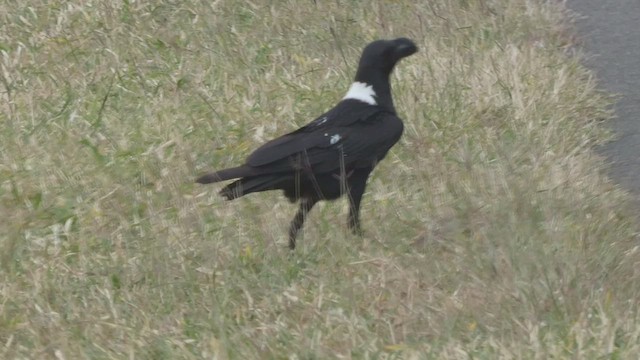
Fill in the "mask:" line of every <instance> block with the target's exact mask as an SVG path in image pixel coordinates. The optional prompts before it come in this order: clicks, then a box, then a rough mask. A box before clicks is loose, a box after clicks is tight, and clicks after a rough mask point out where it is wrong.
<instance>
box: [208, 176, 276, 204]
mask: <svg viewBox="0 0 640 360" xmlns="http://www.w3.org/2000/svg"><path fill="white" fill-rule="evenodd" d="M282 181H284V180H283V177H282V176H281V175H278V174H275V175H262V176H254V177H246V178H242V179H240V180H236V181H234V182H232V183H231V184H229V185H227V186H225V187H223V188H222V190H220V195H221V196H223V197H225V198H227V200H233V199H237V198H239V197H241V196H244V195H247V194H250V193H253V192H258V191H266V190H274V189H277V188H278V184H280V183H281V182H282Z"/></svg>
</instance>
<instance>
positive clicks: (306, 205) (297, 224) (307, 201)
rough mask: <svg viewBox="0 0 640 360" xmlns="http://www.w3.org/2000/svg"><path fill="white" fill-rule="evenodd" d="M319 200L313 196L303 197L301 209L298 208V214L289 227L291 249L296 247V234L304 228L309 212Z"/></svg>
mask: <svg viewBox="0 0 640 360" xmlns="http://www.w3.org/2000/svg"><path fill="white" fill-rule="evenodd" d="M317 202H318V200H316V199H313V198H302V199H301V200H300V209H298V212H297V213H296V216H294V217H293V220H292V221H291V226H290V227H289V249H291V250H293V249H295V248H296V236H297V235H298V232H299V231H300V229H301V228H302V225H304V220H305V219H306V217H307V214H308V213H309V211H310V210H311V208H312V207H313V206H314V205H315V204H316V203H317Z"/></svg>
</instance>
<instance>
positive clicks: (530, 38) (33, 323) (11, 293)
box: [0, 0, 640, 359]
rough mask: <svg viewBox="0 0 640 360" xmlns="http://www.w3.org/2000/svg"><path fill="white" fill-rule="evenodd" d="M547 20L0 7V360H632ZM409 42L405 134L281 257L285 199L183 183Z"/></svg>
mask: <svg viewBox="0 0 640 360" xmlns="http://www.w3.org/2000/svg"><path fill="white" fill-rule="evenodd" d="M565 15H566V14H565V12H564V10H563V8H562V5H561V3H560V2H556V1H531V0H493V1H481V0H438V1H424V2H413V1H408V0H407V1H404V0H398V1H356V0H350V1H347V0H340V1H311V0H308V1H303V0H283V1H278V2H275V1H260V0H257V1H253V2H249V1H247V2H240V1H238V2H237V1H231V0H217V1H211V2H206V1H194V0H187V1H181V2H177V1H167V2H147V1H131V0H123V1H113V2H107V1H85V0H74V1H37V0H27V1H20V2H19V1H13V0H8V1H5V2H3V3H2V4H0V80H1V82H0V99H1V100H0V109H1V112H0V123H1V129H0V201H1V203H0V204H1V205H0V219H1V220H0V237H1V238H0V239H1V240H0V241H1V242H0V358H3V359H14V358H16V359H17V358H20V359H24V358H33V359H43V358H57V359H81V358H89V359H124V358H129V359H134V358H135V359H199V358H216V359H251V358H264V359H282V358H291V359H329V358H358V359H359V358H411V359H417V358H427V359H470V358H473V359H498V358H501V359H512V358H522V359H551V358H555V359H561V358H571V359H597V358H599V359H631V358H634V357H637V354H638V353H640V314H639V313H638V310H637V307H638V299H640V273H639V272H640V251H638V226H637V225H636V219H635V218H633V217H632V211H631V210H630V209H629V204H628V202H627V201H626V200H625V198H626V195H625V194H624V193H623V192H622V191H621V190H619V189H618V188H617V187H616V186H615V185H614V184H613V183H612V182H611V180H609V179H607V178H606V176H605V175H604V171H603V169H604V165H603V162H602V161H601V159H599V158H598V157H597V156H596V155H595V154H594V152H593V147H594V146H595V145H597V144H601V143H603V142H605V141H607V140H608V139H609V134H608V133H607V132H606V131H605V127H604V126H603V124H606V122H604V121H605V120H607V119H609V118H610V115H611V114H610V113H609V112H608V110H607V106H608V104H609V102H610V100H609V99H608V98H607V96H605V95H604V94H601V93H599V92H598V91H597V89H596V83H595V81H594V79H593V77H592V74H590V73H589V72H588V71H587V70H585V69H584V68H583V67H582V65H580V59H579V56H576V55H575V53H574V52H575V50H573V49H574V48H573V45H574V44H572V42H571V39H572V37H571V36H570V34H571V31H570V28H569V27H568V24H569V23H568V20H567V18H566V16H565ZM397 36H407V37H410V38H412V39H415V41H416V42H417V44H418V46H419V47H420V52H419V53H418V54H416V55H414V56H412V57H410V58H408V59H406V60H404V61H402V62H401V63H400V65H399V66H398V68H397V69H396V72H395V74H394V76H393V87H394V95H395V101H396V107H397V108H398V111H399V113H400V115H401V117H402V118H403V119H404V120H405V134H404V137H403V139H402V140H401V142H400V143H399V144H398V145H397V146H396V147H395V148H393V149H392V151H391V153H390V154H389V156H388V157H387V159H385V161H384V162H383V163H382V164H381V165H380V166H379V167H378V168H377V169H376V171H375V172H374V174H373V177H372V178H371V179H370V182H369V188H368V191H367V193H366V194H365V198H364V202H363V211H362V220H363V226H364V229H365V235H364V237H362V238H360V237H356V236H353V235H351V234H350V233H349V232H348V230H347V227H346V221H345V219H346V213H347V206H346V203H345V201H344V200H343V201H338V202H335V203H328V204H323V205H321V206H319V207H318V209H317V210H315V211H314V212H313V213H312V214H311V216H310V219H309V222H308V223H307V226H306V227H305V230H304V237H303V238H302V239H299V242H298V248H297V249H296V251H295V252H293V253H291V252H290V251H289V250H288V249H287V246H286V243H287V239H286V235H285V234H286V229H287V226H288V222H289V220H290V219H291V217H292V216H293V213H294V212H295V210H296V207H295V205H292V204H289V203H288V202H287V201H286V200H285V199H284V198H283V197H282V196H281V194H279V193H274V194H270V193H264V194H253V195H251V196H247V197H246V198H242V199H240V200H237V201H234V202H225V201H223V200H222V199H221V198H219V197H218V196H217V195H216V191H217V189H219V186H208V187H204V186H197V185H196V184H193V179H194V178H195V176H197V175H198V174H201V173H203V172H205V171H208V170H211V169H219V168H222V167H225V166H230V165H235V164H238V163H240V162H241V161H242V160H243V159H244V157H245V156H246V155H248V154H249V152H250V151H251V150H252V149H253V148H255V147H256V146H257V145H259V144H260V143H262V142H263V141H265V140H268V139H269V138H271V137H273V136H276V135H279V134H282V133H284V132H288V131H291V130H292V129H295V128H296V127H297V126H300V125H302V124H305V123H306V122H308V121H310V120H312V118H313V117H314V116H315V115H319V114H320V113H321V112H323V111H324V110H326V109H328V108H330V107H331V106H332V105H333V104H335V102H336V101H337V100H338V99H340V98H341V97H342V96H344V93H345V92H346V89H347V87H348V85H349V84H350V82H351V78H352V77H353V75H354V72H355V65H356V61H357V58H358V56H359V53H360V51H361V49H362V47H363V46H364V45H365V44H366V43H368V42H369V41H371V40H373V39H377V38H391V37H397Z"/></svg>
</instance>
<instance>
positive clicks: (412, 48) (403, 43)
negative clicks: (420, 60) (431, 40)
mask: <svg viewBox="0 0 640 360" xmlns="http://www.w3.org/2000/svg"><path fill="white" fill-rule="evenodd" d="M393 42H394V43H395V45H396V48H395V50H394V53H395V55H396V58H397V59H398V60H399V59H402V58H404V57H407V56H410V55H413V54H415V53H416V52H418V47H417V46H416V44H415V43H414V42H413V41H411V40H409V39H407V38H398V39H395V40H393Z"/></svg>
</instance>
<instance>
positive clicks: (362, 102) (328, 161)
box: [196, 38, 418, 249]
mask: <svg viewBox="0 0 640 360" xmlns="http://www.w3.org/2000/svg"><path fill="white" fill-rule="evenodd" d="M416 51H418V48H417V47H416V45H415V44H414V43H413V41H411V40H409V39H407V38H399V39H395V40H377V41H374V42H372V43H370V44H369V45H367V46H366V47H365V48H364V50H363V52H362V56H361V57H360V63H359V65H358V72H357V73H356V77H355V81H354V83H353V84H352V85H351V87H350V88H349V91H348V92H347V95H346V96H345V97H344V98H343V99H342V101H340V102H339V103H338V104H337V105H336V106H335V107H334V108H333V109H331V110H329V111H328V112H326V113H324V114H322V115H321V116H320V117H318V118H317V119H315V120H313V121H312V122H311V123H309V124H308V125H306V126H303V127H302V128H300V129H298V130H296V131H294V132H291V133H289V134H286V135H283V136H281V137H279V138H276V139H274V140H271V141H269V142H267V143H266V144H264V145H262V146H261V147H259V148H258V149H257V150H255V151H254V152H253V153H252V154H251V155H249V157H248V158H247V160H246V162H245V164H244V165H241V166H238V167H234V168H229V169H224V170H220V171H217V172H213V173H210V174H206V175H203V176H201V177H200V178H198V179H197V180H196V181H197V182H198V183H200V184H208V183H214V182H218V181H224V180H229V179H238V180H236V181H234V182H232V183H231V184H229V185H227V186H225V187H224V188H223V189H222V190H221V191H220V195H222V196H224V197H226V198H227V200H233V199H236V198H238V197H240V196H243V195H246V194H249V193H253V192H258V191H266V190H283V191H284V195H285V196H286V197H287V198H288V199H289V200H290V201H291V202H295V201H297V200H300V209H299V210H298V212H297V213H296V215H295V217H294V218H293V221H292V222H291V226H290V228H289V247H290V248H291V249H294V248H295V246H296V235H297V234H298V231H299V230H300V229H301V228H302V226H303V224H304V221H305V217H306V216H307V214H308V212H309V211H310V210H311V208H312V207H313V206H314V205H315V204H316V203H317V202H318V201H320V200H335V199H337V198H339V197H340V196H341V195H342V194H347V196H348V198H349V205H350V210H349V218H348V226H349V228H350V229H351V230H352V231H353V232H354V233H356V234H360V233H361V228H360V201H361V200H362V194H363V193H364V190H365V186H366V184H367V178H368V177H369V174H370V173H371V171H372V170H373V168H374V167H375V166H376V164H377V163H378V162H380V160H382V159H383V158H384V157H385V156H386V155H387V152H388V151H389V149H390V148H391V147H392V146H393V145H394V144H395V143H396V142H397V141H398V140H399V139H400V136H401V135H402V130H403V124H402V120H400V118H399V117H398V116H397V115H396V109H395V108H394V106H393V99H392V98H391V85H390V83H389V75H390V74H391V71H392V70H393V67H394V66H395V65H396V63H397V62H398V61H399V60H400V59H402V58H404V57H407V56H409V55H412V54H414V53H415V52H416Z"/></svg>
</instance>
